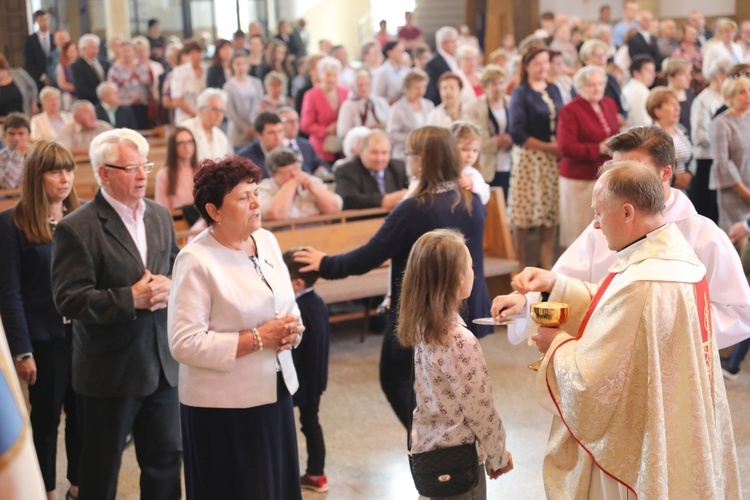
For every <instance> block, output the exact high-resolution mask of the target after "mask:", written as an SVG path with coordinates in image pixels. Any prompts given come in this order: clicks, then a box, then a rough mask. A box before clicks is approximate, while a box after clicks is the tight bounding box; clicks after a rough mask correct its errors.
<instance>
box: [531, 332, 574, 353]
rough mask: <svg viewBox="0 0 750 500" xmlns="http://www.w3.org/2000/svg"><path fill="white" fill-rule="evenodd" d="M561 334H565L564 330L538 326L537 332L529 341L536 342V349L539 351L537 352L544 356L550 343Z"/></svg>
mask: <svg viewBox="0 0 750 500" xmlns="http://www.w3.org/2000/svg"><path fill="white" fill-rule="evenodd" d="M561 333H566V332H565V330H561V329H559V328H549V327H546V326H540V327H539V331H537V333H536V334H535V335H532V336H531V340H533V341H534V342H536V347H537V348H538V349H539V352H541V353H542V354H544V353H546V352H547V350H548V349H549V346H550V345H552V342H553V341H554V340H555V337H557V336H558V335H560V334H561Z"/></svg>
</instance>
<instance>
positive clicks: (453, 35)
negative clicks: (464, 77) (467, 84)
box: [424, 26, 459, 106]
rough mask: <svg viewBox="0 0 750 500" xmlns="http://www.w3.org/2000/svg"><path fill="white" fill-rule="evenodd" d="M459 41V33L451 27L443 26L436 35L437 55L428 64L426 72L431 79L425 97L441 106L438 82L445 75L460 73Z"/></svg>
mask: <svg viewBox="0 0 750 500" xmlns="http://www.w3.org/2000/svg"><path fill="white" fill-rule="evenodd" d="M457 40H458V31H456V28H453V27H451V26H443V27H442V28H440V29H439V30H437V33H435V47H436V48H437V54H435V57H433V58H432V59H431V60H430V62H428V63H427V66H425V68H424V70H425V71H426V72H427V75H429V77H430V81H429V83H428V84H427V94H425V97H426V98H427V99H429V100H431V101H432V102H433V103H435V106H437V105H438V104H440V92H439V91H438V84H437V82H438V80H439V79H440V76H441V75H442V74H443V73H446V72H448V71H453V72H454V73H458V70H459V68H458V62H456V57H455V56H456V48H457V44H456V42H457Z"/></svg>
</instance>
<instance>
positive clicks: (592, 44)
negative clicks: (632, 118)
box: [578, 39, 628, 126]
mask: <svg viewBox="0 0 750 500" xmlns="http://www.w3.org/2000/svg"><path fill="white" fill-rule="evenodd" d="M608 54H609V47H608V46H607V44H606V43H604V42H602V41H601V40H597V39H592V40H587V41H585V42H584V43H583V45H581V48H580V50H579V51H578V55H579V57H580V59H581V62H582V63H583V65H584V66H599V67H600V68H602V69H606V67H607V57H608ZM606 84H607V86H606V87H605V89H604V95H605V96H607V97H609V98H610V99H612V100H613V101H615V104H616V105H617V114H618V123H619V124H620V126H623V125H625V124H626V122H625V118H627V117H628V113H627V111H626V110H625V107H624V105H623V102H622V89H621V88H620V84H619V83H617V79H616V78H615V77H614V76H612V75H609V74H608V75H607V81H606Z"/></svg>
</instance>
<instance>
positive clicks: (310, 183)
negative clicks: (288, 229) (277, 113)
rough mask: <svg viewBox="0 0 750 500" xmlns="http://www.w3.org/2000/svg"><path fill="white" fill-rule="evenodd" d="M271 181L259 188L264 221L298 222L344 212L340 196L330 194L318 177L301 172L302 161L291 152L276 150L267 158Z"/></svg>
mask: <svg viewBox="0 0 750 500" xmlns="http://www.w3.org/2000/svg"><path fill="white" fill-rule="evenodd" d="M266 168H267V169H268V172H269V174H270V177H269V178H268V179H263V181H262V182H261V183H260V185H259V186H258V189H259V191H260V195H259V196H260V207H261V212H262V216H263V219H264V220H281V219H296V218H299V217H309V216H311V215H318V214H335V213H338V212H340V211H341V207H342V206H343V201H342V200H341V196H339V195H337V194H336V193H333V192H331V191H329V190H328V187H327V186H326V185H325V184H324V183H323V181H321V180H320V179H318V178H317V177H315V176H313V175H310V174H308V173H307V172H305V171H303V170H302V166H301V164H300V160H299V157H298V156H297V154H296V153H295V152H294V151H292V150H291V149H289V148H276V149H274V150H273V151H271V153H269V154H268V156H266Z"/></svg>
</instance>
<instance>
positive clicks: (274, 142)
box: [237, 111, 284, 179]
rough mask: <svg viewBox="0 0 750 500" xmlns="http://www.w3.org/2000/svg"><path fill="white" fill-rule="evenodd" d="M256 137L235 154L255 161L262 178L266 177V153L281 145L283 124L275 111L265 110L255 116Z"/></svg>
mask: <svg viewBox="0 0 750 500" xmlns="http://www.w3.org/2000/svg"><path fill="white" fill-rule="evenodd" d="M253 126H254V127H255V137H256V139H255V140H254V141H253V142H251V143H250V144H248V145H247V146H245V147H243V148H242V149H240V150H239V151H237V154H238V155H240V156H243V157H245V158H247V159H248V160H250V161H251V162H253V163H255V164H256V165H258V167H260V169H261V170H262V171H263V178H264V179H265V178H266V177H268V170H266V155H267V154H268V153H270V152H271V151H273V150H274V149H276V148H278V147H279V146H282V145H283V140H284V126H283V125H282V123H281V118H279V115H277V114H276V113H272V112H270V111H265V112H263V113H261V114H259V115H258V116H257V117H256V118H255V122H254V124H253Z"/></svg>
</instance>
